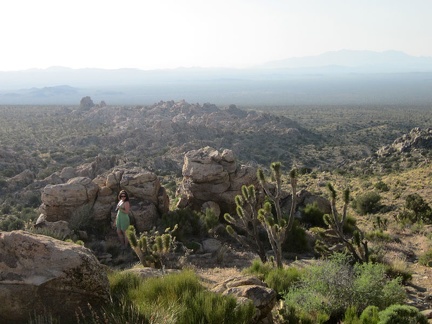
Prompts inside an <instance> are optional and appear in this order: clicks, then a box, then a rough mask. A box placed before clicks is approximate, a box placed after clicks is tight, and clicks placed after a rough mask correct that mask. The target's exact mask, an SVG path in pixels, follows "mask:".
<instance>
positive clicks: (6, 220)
mask: <svg viewBox="0 0 432 324" xmlns="http://www.w3.org/2000/svg"><path fill="white" fill-rule="evenodd" d="M24 227H25V223H24V221H23V220H21V219H19V218H18V217H16V216H15V215H6V216H2V217H0V230H2V231H6V232H10V231H15V230H20V229H24Z"/></svg>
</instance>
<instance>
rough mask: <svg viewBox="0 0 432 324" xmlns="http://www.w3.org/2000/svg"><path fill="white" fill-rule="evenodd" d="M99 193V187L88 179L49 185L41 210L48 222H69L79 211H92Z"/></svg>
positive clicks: (82, 178)
mask: <svg viewBox="0 0 432 324" xmlns="http://www.w3.org/2000/svg"><path fill="white" fill-rule="evenodd" d="M98 191H99V188H98V186H97V185H96V184H95V183H93V182H92V180H91V179H90V178H86V177H77V178H73V179H70V180H69V181H68V182H67V183H64V184H58V185H47V186H46V187H45V188H44V189H43V190H42V197H41V199H42V206H41V207H40V209H41V211H42V213H43V214H44V215H46V220H47V221H50V222H53V221H58V220H65V221H69V220H70V218H71V217H72V216H73V214H74V212H76V211H77V210H85V209H87V210H90V209H91V207H92V206H93V204H94V202H95V199H96V195H97V193H98Z"/></svg>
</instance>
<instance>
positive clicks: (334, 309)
mask: <svg viewBox="0 0 432 324" xmlns="http://www.w3.org/2000/svg"><path fill="white" fill-rule="evenodd" d="M405 297H406V295H405V290H404V289H403V287H402V286H401V280H400V279H393V280H389V279H388V278H387V276H386V273H385V266H384V265H382V264H372V263H365V264H355V265H354V266H351V265H350V263H349V259H348V258H347V257H346V256H344V255H340V254H337V255H334V256H333V257H332V258H331V259H329V260H323V261H322V262H321V263H320V264H318V265H314V266H310V267H308V268H306V270H305V272H303V273H302V275H301V277H300V279H299V281H298V283H297V284H296V285H295V287H293V288H291V289H290V290H289V291H288V293H287V294H286V295H285V303H286V305H287V306H289V307H294V308H295V309H296V310H298V311H299V312H303V313H308V314H317V315H318V314H327V315H328V316H329V317H331V318H335V319H342V317H343V315H344V313H345V311H346V310H347V308H348V307H350V306H353V307H356V309H358V310H359V311H362V310H364V309H365V308H366V307H367V306H369V305H376V306H377V307H379V308H380V309H384V308H385V307H387V306H389V305H392V304H395V303H401V302H403V301H404V299H405ZM320 316H321V315H320Z"/></svg>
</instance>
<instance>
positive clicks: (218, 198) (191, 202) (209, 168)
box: [177, 147, 258, 213]
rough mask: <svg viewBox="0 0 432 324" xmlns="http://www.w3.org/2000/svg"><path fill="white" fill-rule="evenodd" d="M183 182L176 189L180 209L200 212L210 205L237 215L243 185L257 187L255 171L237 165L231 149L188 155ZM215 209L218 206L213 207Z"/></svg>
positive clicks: (208, 148)
mask: <svg viewBox="0 0 432 324" xmlns="http://www.w3.org/2000/svg"><path fill="white" fill-rule="evenodd" d="M182 173H183V180H182V183H181V185H180V187H179V188H178V189H177V196H178V197H179V198H180V199H179V202H178V204H177V206H178V207H181V208H184V207H190V208H192V209H196V210H201V209H202V206H203V205H204V204H206V203H208V202H212V203H211V205H214V204H217V205H218V206H219V207H220V212H221V213H225V212H235V196H236V195H238V194H241V187H242V185H251V184H254V185H258V182H257V178H256V169H255V168H253V167H250V166H244V165H237V163H236V161H235V158H234V154H233V152H232V151H231V150H224V151H223V152H219V151H217V150H215V149H213V148H211V147H205V148H201V149H199V150H193V151H189V152H187V153H186V154H185V157H184V164H183V170H182ZM214 206H215V205H214Z"/></svg>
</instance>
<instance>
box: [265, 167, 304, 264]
mask: <svg viewBox="0 0 432 324" xmlns="http://www.w3.org/2000/svg"><path fill="white" fill-rule="evenodd" d="M270 168H271V178H272V180H274V181H275V182H276V186H275V188H274V191H272V190H270V186H269V183H268V182H267V181H266V179H265V176H264V172H263V171H262V170H261V169H258V172H257V176H258V180H259V181H260V184H261V186H262V188H263V190H264V192H265V194H266V195H267V197H268V199H269V200H270V201H271V202H272V203H273V206H274V208H275V211H276V218H275V217H274V215H273V213H272V204H271V203H270V202H266V203H265V204H264V206H263V208H261V209H260V210H259V211H258V220H259V221H260V222H261V224H262V225H263V226H264V228H265V230H266V232H267V236H268V239H269V242H270V245H271V247H272V250H273V253H274V255H275V257H276V265H277V267H278V268H282V266H283V264H282V244H283V242H284V241H285V239H286V235H287V233H288V232H289V231H290V230H291V228H292V226H293V224H294V212H295V208H296V204H297V201H296V197H297V196H296V195H297V192H296V190H297V170H295V169H292V170H291V172H290V179H291V189H292V192H291V198H292V199H291V209H290V212H289V214H288V215H287V216H286V217H284V215H282V210H281V206H280V199H281V193H282V190H281V163H280V162H273V163H272V164H271V165H270Z"/></svg>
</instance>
